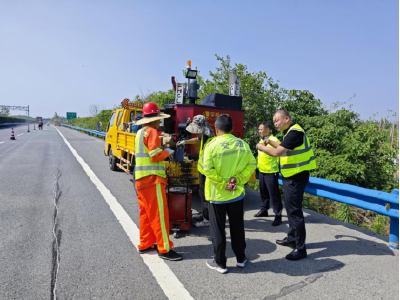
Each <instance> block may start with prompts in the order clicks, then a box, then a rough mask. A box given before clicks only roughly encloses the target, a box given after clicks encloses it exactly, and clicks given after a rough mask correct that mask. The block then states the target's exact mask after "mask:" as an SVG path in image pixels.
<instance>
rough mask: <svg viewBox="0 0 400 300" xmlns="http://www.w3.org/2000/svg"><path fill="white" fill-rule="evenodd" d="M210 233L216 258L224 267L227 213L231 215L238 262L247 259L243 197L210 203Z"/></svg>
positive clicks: (232, 238)
mask: <svg viewBox="0 0 400 300" xmlns="http://www.w3.org/2000/svg"><path fill="white" fill-rule="evenodd" d="M209 213H210V235H211V239H212V243H213V246H214V260H215V262H216V263H217V264H218V265H219V266H220V267H223V268H226V256H225V250H226V236H225V223H226V215H227V214H228V217H229V229H230V233H231V242H232V250H233V252H234V253H235V255H236V259H237V261H238V262H242V261H243V260H244V259H245V252H244V249H245V248H246V241H245V236H244V221H243V199H242V200H239V201H236V202H232V203H225V204H212V203H210V204H209Z"/></svg>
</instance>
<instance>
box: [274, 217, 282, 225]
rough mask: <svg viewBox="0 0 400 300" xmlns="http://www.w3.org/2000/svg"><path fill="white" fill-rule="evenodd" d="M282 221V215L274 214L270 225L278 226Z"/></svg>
mask: <svg viewBox="0 0 400 300" xmlns="http://www.w3.org/2000/svg"><path fill="white" fill-rule="evenodd" d="M281 223H282V216H275V219H274V221H273V222H272V226H278V225H280V224H281Z"/></svg>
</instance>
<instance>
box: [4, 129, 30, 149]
mask: <svg viewBox="0 0 400 300" xmlns="http://www.w3.org/2000/svg"><path fill="white" fill-rule="evenodd" d="M31 129H32V128H31ZM11 131H12V129H11V127H9V128H2V127H1V126H0V143H2V142H7V141H11V140H10V137H11ZM25 133H28V126H27V125H19V126H17V127H14V135H15V136H17V135H19V134H25ZM0 145H1V144H0Z"/></svg>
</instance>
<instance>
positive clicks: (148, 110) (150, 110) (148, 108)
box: [143, 102, 160, 117]
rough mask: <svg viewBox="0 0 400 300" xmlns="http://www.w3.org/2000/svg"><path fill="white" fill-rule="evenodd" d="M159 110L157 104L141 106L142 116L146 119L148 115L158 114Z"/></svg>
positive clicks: (149, 103)
mask: <svg viewBox="0 0 400 300" xmlns="http://www.w3.org/2000/svg"><path fill="white" fill-rule="evenodd" d="M159 113H160V109H159V108H158V106H157V104H155V103H154V102H148V103H146V104H145V105H143V116H144V117H146V116H148V115H154V114H159Z"/></svg>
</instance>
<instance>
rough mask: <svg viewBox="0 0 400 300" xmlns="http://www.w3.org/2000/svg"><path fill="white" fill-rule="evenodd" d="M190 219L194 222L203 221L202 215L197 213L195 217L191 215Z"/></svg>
mask: <svg viewBox="0 0 400 300" xmlns="http://www.w3.org/2000/svg"><path fill="white" fill-rule="evenodd" d="M192 219H193V220H195V221H201V220H203V214H201V213H198V214H196V215H193V216H192Z"/></svg>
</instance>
